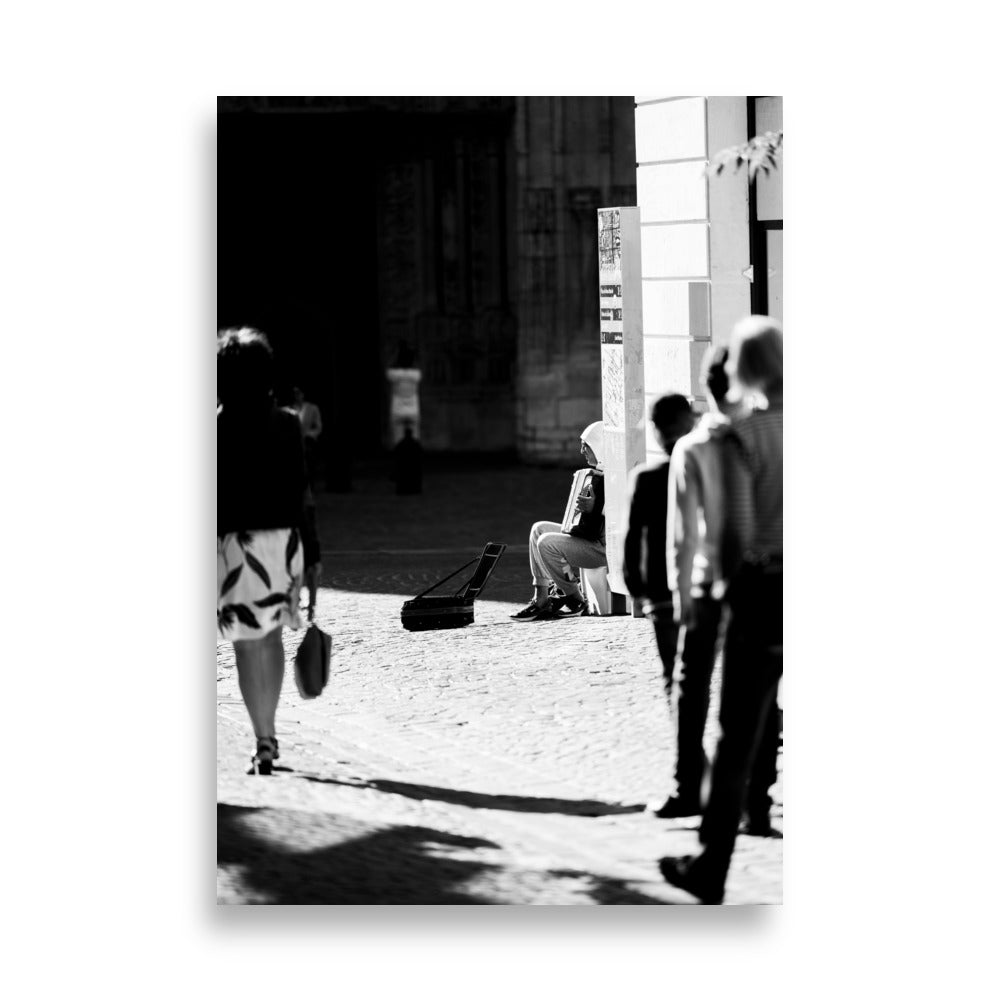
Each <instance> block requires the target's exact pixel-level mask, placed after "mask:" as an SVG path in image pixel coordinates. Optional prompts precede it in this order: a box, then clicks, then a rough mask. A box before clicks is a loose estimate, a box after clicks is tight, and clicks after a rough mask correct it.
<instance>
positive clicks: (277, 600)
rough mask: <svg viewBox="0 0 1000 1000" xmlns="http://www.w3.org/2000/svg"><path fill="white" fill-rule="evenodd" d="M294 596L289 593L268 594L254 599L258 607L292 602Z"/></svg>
mask: <svg viewBox="0 0 1000 1000" xmlns="http://www.w3.org/2000/svg"><path fill="white" fill-rule="evenodd" d="M291 602H292V598H291V596H290V595H288V594H268V595H267V597H265V598H262V599H261V600H259V601H254V604H255V605H256V606H257V607H258V608H270V607H273V606H274V605H275V604H291Z"/></svg>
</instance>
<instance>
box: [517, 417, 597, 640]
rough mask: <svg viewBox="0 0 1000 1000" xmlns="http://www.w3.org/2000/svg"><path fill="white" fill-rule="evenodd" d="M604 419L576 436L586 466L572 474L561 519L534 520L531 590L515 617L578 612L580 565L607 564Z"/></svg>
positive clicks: (526, 619)
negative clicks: (530, 596) (571, 485)
mask: <svg viewBox="0 0 1000 1000" xmlns="http://www.w3.org/2000/svg"><path fill="white" fill-rule="evenodd" d="M603 446H604V424H603V423H602V422H601V421H600V420H598V421H596V422H595V423H593V424H590V426H589V427H587V428H586V430H584V432H583V433H582V434H581V435H580V453H581V454H582V455H583V457H584V458H585V459H586V461H587V465H588V466H589V468H587V469H581V470H580V471H579V472H577V473H576V475H575V476H574V477H573V489H572V490H571V491H570V497H569V500H568V502H567V504H566V513H565V514H564V516H563V523H562V524H558V523H557V522H555V521H536V522H535V524H534V525H532V528H531V533H530V534H529V535H528V562H529V564H530V565H531V583H532V586H533V587H534V590H535V593H534V596H533V597H532V599H531V602H530V603H529V604H528V605H527V606H526V607H524V608H522V609H521V610H520V611H518V612H517V614H514V615H511V618H513V619H514V621H516V622H536V621H543V620H545V619H552V618H573V617H575V616H576V615H580V614H582V613H583V610H584V608H585V607H586V601H585V600H584V597H583V594H582V593H581V592H580V570H581V569H598V568H600V567H601V566H607V564H608V554H607V550H606V548H605V537H604V470H603V468H602V467H601V459H602V453H603Z"/></svg>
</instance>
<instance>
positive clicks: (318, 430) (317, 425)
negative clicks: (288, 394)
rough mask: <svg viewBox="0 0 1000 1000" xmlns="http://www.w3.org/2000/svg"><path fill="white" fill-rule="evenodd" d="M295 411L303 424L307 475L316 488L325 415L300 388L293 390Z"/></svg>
mask: <svg viewBox="0 0 1000 1000" xmlns="http://www.w3.org/2000/svg"><path fill="white" fill-rule="evenodd" d="M292 398H293V399H294V401H295V402H294V404H293V406H294V409H295V412H296V413H297V414H298V416H299V422H300V423H301V424H302V439H303V442H304V444H305V455H306V474H307V475H308V477H309V485H310V487H311V488H312V489H315V488H316V473H317V468H318V466H319V438H320V435H321V434H322V433H323V414H322V413H321V412H320V408H319V407H318V406H317V405H316V404H315V403H310V402H309V400H307V399H306V396H305V393H304V392H303V391H302V390H301V389H300V388H299V387H298V386H295V388H294V389H293V390H292Z"/></svg>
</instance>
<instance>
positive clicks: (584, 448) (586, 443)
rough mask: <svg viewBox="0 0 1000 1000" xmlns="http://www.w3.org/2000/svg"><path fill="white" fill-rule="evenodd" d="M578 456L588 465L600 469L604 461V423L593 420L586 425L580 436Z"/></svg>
mask: <svg viewBox="0 0 1000 1000" xmlns="http://www.w3.org/2000/svg"><path fill="white" fill-rule="evenodd" d="M580 454H581V455H583V457H584V458H585V459H586V460H587V464H588V465H592V466H593V467H594V468H595V469H599V468H601V463H602V462H603V461H604V421H603V420H595V421H594V423H592V424H588V426H587V427H585V428H584V431H583V433H582V434H581V435H580Z"/></svg>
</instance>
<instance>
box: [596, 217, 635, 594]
mask: <svg viewBox="0 0 1000 1000" xmlns="http://www.w3.org/2000/svg"><path fill="white" fill-rule="evenodd" d="M597 253H598V270H599V276H598V280H599V281H600V309H601V323H600V330H601V407H602V419H603V420H604V450H605V459H604V477H605V497H606V499H605V526H606V531H607V549H608V582H609V583H610V585H611V590H612V591H613V592H614V593H616V594H622V595H624V594H626V593H627V589H626V587H625V578H624V575H623V573H622V562H623V559H624V546H625V531H626V529H627V527H628V477H629V473H630V472H631V471H632V469H633V468H635V466H637V465H639V464H641V463H642V462H643V460H644V459H645V449H646V443H645V427H644V423H643V420H644V413H643V408H644V404H645V385H644V379H643V352H642V267H641V258H640V253H641V249H640V238H639V209H638V208H601V209H598V211H597Z"/></svg>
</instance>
